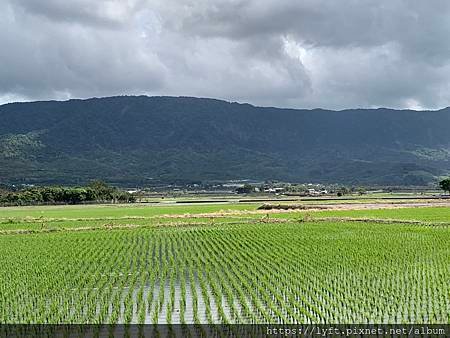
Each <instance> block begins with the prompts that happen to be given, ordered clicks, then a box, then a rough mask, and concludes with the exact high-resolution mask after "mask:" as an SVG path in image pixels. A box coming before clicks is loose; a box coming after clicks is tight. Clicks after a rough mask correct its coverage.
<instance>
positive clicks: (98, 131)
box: [0, 96, 450, 185]
mask: <svg viewBox="0 0 450 338" xmlns="http://www.w3.org/2000/svg"><path fill="white" fill-rule="evenodd" d="M449 173H450V108H445V109H442V110H438V111H413V110H392V109H350V110H342V111H331V110H322V109H313V110H300V109H279V108H272V107H255V106H252V105H250V104H240V103H230V102H225V101H221V100H215V99H204V98H192V97H148V96H117V97H108V98H92V99H87V100H68V101H39V102H27V103H10V104H5V105H2V106H0V183H3V184H21V183H22V184H66V185H74V184H84V183H86V182H88V181H90V180H93V179H102V180H105V181H107V182H110V183H114V184H118V185H145V184H152V183H154V182H165V183H174V182H175V183H189V182H205V181H221V180H233V179H254V180H282V181H290V182H317V183H343V184H358V185H428V184H432V183H433V182H436V181H437V180H438V179H439V178H440V177H442V176H445V175H448V174H449Z"/></svg>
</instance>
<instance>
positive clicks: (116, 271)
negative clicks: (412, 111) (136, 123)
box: [0, 203, 450, 324]
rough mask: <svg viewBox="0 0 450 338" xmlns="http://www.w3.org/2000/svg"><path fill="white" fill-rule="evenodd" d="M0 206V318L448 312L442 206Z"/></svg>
mask: <svg viewBox="0 0 450 338" xmlns="http://www.w3.org/2000/svg"><path fill="white" fill-rule="evenodd" d="M259 206H261V204H257V203H254V204H251V203H248V204H238V203H235V204H202V205H200V204H199V205H196V204H194V205H181V206H177V205H174V206H151V205H120V206H114V205H105V206H58V207H22V208H1V209H0V257H1V260H0V323H148V324H151V323H161V324H163V323H164V324H165V323H173V324H177V323H274V324H291V323H292V324H293V323H302V324H308V323H327V324H328V323H355V324H356V323H361V324H366V323H447V324H448V323H450V227H449V226H450V208H449V205H447V204H442V205H439V206H430V207H420V208H418V207H417V208H413V207H409V208H395V209H360V210H348V209H346V210H336V209H330V210H319V209H318V210H314V209H313V210H301V211H298V210H291V211H289V212H283V211H281V210H280V211H276V210H271V211H270V212H269V211H265V210H258V207H259Z"/></svg>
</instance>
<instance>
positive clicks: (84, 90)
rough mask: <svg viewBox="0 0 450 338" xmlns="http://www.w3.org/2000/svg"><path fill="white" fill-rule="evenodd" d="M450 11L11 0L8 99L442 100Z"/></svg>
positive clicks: (4, 11)
mask: <svg viewBox="0 0 450 338" xmlns="http://www.w3.org/2000/svg"><path fill="white" fill-rule="evenodd" d="M449 14H450V3H449V2H448V1H437V0H436V1H427V2H424V1H419V0H410V1H403V0H391V1H379V0H345V1H335V0H333V1H332V0H303V1H294V0H292V1H287V0H285V1H279V0H278V1H275V0H258V1H257V0H245V1H244V0H228V1H223V0H215V1H211V0H195V1H194V0H184V1H176V0H164V1H163V0H153V1H151V0H129V1H124V0H98V1H88V0H72V1H59V0H39V1H37V0H14V1H13V0H4V1H2V2H1V4H0V46H1V48H0V100H1V101H3V102H5V101H11V100H17V99H48V98H68V97H89V96H101V95H115V94H143V93H144V94H150V95H151V94H167V95H196V96H213V97H218V98H224V99H229V100H239V101H248V102H251V103H255V104H262V105H278V106H293V107H325V108H337V109H340V108H345V107H375V106H389V107H402V108H438V107H442V106H447V105H449V101H450V94H449V93H450V92H449V87H450V86H449V84H450V81H449V79H450V41H449V40H448V36H449V35H450V15H449Z"/></svg>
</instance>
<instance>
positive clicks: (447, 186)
mask: <svg viewBox="0 0 450 338" xmlns="http://www.w3.org/2000/svg"><path fill="white" fill-rule="evenodd" d="M439 186H440V187H441V189H442V190H444V191H447V192H448V193H449V194H450V178H446V179H445V180H442V181H440V182H439Z"/></svg>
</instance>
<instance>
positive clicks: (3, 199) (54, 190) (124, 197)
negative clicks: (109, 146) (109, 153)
mask: <svg viewBox="0 0 450 338" xmlns="http://www.w3.org/2000/svg"><path fill="white" fill-rule="evenodd" d="M135 201H136V197H135V196H134V195H133V194H130V193H128V192H126V191H122V190H120V189H118V188H116V187H112V186H109V185H107V184H106V183H104V182H101V181H95V182H92V183H90V184H88V185H87V186H83V187H61V186H51V187H28V188H24V189H20V190H15V191H12V190H0V205H34V204H81V203H132V202H135Z"/></svg>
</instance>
